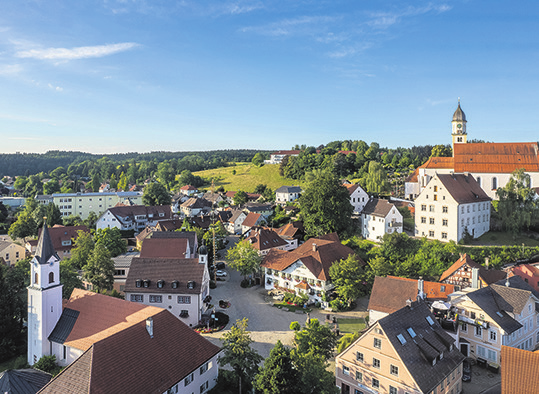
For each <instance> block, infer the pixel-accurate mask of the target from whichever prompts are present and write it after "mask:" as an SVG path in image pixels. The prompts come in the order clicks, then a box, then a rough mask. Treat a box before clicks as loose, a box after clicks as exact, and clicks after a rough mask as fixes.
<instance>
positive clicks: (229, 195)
mask: <svg viewBox="0 0 539 394" xmlns="http://www.w3.org/2000/svg"><path fill="white" fill-rule="evenodd" d="M236 193H237V191H228V192H226V193H225V197H227V198H230V199H233V198H234V196H235V195H236ZM246 194H247V199H248V200H258V199H259V198H260V197H261V196H262V194H258V193H246Z"/></svg>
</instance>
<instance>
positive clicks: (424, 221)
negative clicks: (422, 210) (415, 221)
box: [421, 216, 427, 224]
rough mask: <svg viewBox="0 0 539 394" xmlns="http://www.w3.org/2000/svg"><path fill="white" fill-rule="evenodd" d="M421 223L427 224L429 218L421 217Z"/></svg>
mask: <svg viewBox="0 0 539 394" xmlns="http://www.w3.org/2000/svg"><path fill="white" fill-rule="evenodd" d="M421 223H423V224H425V223H427V218H426V217H425V216H421Z"/></svg>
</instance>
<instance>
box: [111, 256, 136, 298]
mask: <svg viewBox="0 0 539 394" xmlns="http://www.w3.org/2000/svg"><path fill="white" fill-rule="evenodd" d="M139 256H140V253H139V252H127V253H124V254H121V255H119V256H116V257H112V258H111V260H112V261H113V262H114V287H113V288H114V290H116V291H117V292H119V293H122V294H123V293H124V290H125V280H126V279H127V275H128V274H129V269H130V268H131V260H133V257H139Z"/></svg>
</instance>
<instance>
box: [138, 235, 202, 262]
mask: <svg viewBox="0 0 539 394" xmlns="http://www.w3.org/2000/svg"><path fill="white" fill-rule="evenodd" d="M187 245H188V240H187V239H186V238H153V237H152V238H146V239H145V240H144V241H143V242H142V248H141V249H140V257H143V258H165V259H166V258H169V259H184V258H185V255H186V251H187ZM194 252H196V251H194V250H191V253H194Z"/></svg>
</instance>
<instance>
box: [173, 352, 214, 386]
mask: <svg viewBox="0 0 539 394" xmlns="http://www.w3.org/2000/svg"><path fill="white" fill-rule="evenodd" d="M218 359H219V354H216V355H215V356H213V357H212V358H211V359H209V360H208V361H207V362H205V363H204V364H202V365H201V366H200V367H198V368H197V369H196V370H194V371H193V372H192V373H191V374H189V375H188V376H187V377H185V378H184V379H182V380H180V381H179V382H178V383H176V384H175V385H174V386H172V387H171V388H170V389H169V390H167V391H165V392H163V394H170V393H175V394H176V393H177V394H192V393H197V394H198V393H200V394H203V393H205V392H207V391H209V390H211V389H212V388H213V387H214V386H215V384H216V383H217V375H218V371H219V364H218V363H217V361H218Z"/></svg>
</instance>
